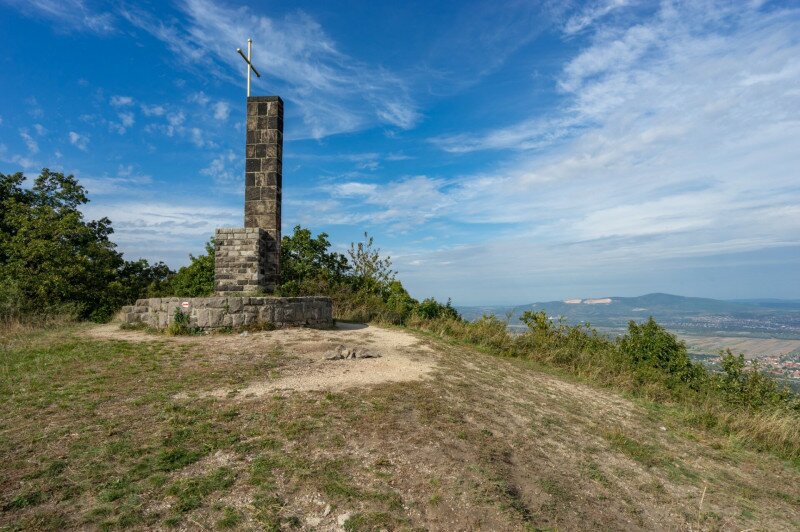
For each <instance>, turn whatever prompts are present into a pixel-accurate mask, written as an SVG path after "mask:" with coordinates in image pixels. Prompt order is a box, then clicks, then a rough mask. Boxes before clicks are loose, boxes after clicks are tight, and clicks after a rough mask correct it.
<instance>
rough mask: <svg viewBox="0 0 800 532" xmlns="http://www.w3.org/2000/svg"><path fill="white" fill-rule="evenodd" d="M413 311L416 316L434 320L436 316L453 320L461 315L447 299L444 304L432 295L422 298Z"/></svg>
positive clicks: (458, 318)
mask: <svg viewBox="0 0 800 532" xmlns="http://www.w3.org/2000/svg"><path fill="white" fill-rule="evenodd" d="M414 312H415V314H416V315H417V316H419V317H420V318H422V319H425V320H435V319H437V318H444V319H453V320H460V319H461V315H460V314H459V313H458V311H457V310H456V309H455V308H453V305H452V303H451V302H450V300H449V299H448V300H447V303H446V304H444V305H442V304H441V303H439V302H438V301H436V300H435V299H434V298H432V297H429V298H426V299H423V300H422V302H420V303H419V305H417V306H416V308H415V309H414Z"/></svg>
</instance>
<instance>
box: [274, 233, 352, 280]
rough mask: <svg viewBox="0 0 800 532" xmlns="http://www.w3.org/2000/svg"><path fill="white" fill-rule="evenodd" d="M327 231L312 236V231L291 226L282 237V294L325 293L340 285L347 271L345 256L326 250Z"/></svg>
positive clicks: (347, 265)
mask: <svg viewBox="0 0 800 532" xmlns="http://www.w3.org/2000/svg"><path fill="white" fill-rule="evenodd" d="M330 247H331V243H330V241H329V240H328V234H327V233H320V234H318V235H317V236H316V237H312V236H311V231H310V230H308V229H305V228H303V227H300V226H299V225H297V226H295V227H294V231H293V233H292V234H291V235H286V236H284V237H283V239H282V240H281V288H280V291H281V294H284V295H289V296H295V295H313V294H312V292H314V293H316V294H320V293H322V294H328V293H330V290H329V289H330V288H333V287H335V286H336V285H339V284H341V283H342V282H343V281H344V280H345V278H346V276H347V274H348V273H349V272H350V265H349V264H348V263H347V257H345V256H344V255H342V254H341V253H338V252H336V251H329V249H330Z"/></svg>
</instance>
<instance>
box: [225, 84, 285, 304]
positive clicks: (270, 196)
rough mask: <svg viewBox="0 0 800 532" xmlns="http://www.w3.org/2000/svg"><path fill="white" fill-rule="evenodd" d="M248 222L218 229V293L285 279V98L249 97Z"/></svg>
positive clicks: (264, 288) (262, 288)
mask: <svg viewBox="0 0 800 532" xmlns="http://www.w3.org/2000/svg"><path fill="white" fill-rule="evenodd" d="M245 157H246V158H245V174H244V175H245V181H244V228H236V229H217V232H216V239H215V265H214V266H215V268H214V270H215V271H214V289H215V290H216V292H217V293H220V294H225V293H230V292H272V291H274V290H275V288H276V287H277V285H278V282H279V281H280V245H281V181H282V173H283V168H282V159H283V100H281V99H280V97H278V96H248V97H247V138H246V144H245Z"/></svg>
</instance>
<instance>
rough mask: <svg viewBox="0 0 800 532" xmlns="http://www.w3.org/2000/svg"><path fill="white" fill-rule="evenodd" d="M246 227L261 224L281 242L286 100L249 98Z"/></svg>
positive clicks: (246, 148)
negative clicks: (284, 107)
mask: <svg viewBox="0 0 800 532" xmlns="http://www.w3.org/2000/svg"><path fill="white" fill-rule="evenodd" d="M246 134H247V139H246V144H245V157H246V158H245V174H244V226H245V227H248V228H249V227H260V228H261V229H263V230H264V231H266V232H267V235H268V236H269V237H270V238H271V239H272V240H273V241H275V242H277V243H278V245H280V241H281V188H282V181H283V100H281V99H280V97H278V96H251V97H249V98H247V133H246Z"/></svg>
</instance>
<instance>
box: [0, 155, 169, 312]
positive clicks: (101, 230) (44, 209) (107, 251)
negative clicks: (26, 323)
mask: <svg viewBox="0 0 800 532" xmlns="http://www.w3.org/2000/svg"><path fill="white" fill-rule="evenodd" d="M24 182H25V176H24V175H23V174H22V173H21V172H19V173H16V174H10V175H6V174H2V173H0V312H3V315H2V316H0V317H4V318H6V319H8V318H14V317H17V318H21V317H24V316H28V315H42V314H50V313H55V312H70V313H73V314H75V315H76V316H77V317H79V318H90V319H92V320H96V321H105V320H107V319H109V318H110V317H111V315H112V314H113V313H114V312H115V311H116V310H117V309H118V308H119V307H120V306H121V305H123V304H125V303H127V302H130V301H132V300H133V299H136V298H137V297H141V296H142V295H144V293H145V292H146V291H147V290H148V289H149V287H150V285H152V284H158V283H160V282H162V281H163V280H164V278H165V277H166V275H168V273H169V268H167V267H166V266H165V265H163V264H162V263H159V264H156V265H154V266H151V265H149V264H148V263H147V261H144V260H139V261H136V262H127V261H125V260H124V259H123V258H122V254H120V253H119V252H118V251H116V249H115V248H116V245H115V244H114V243H113V242H112V241H111V240H110V238H109V237H110V235H111V234H112V233H113V232H114V230H113V228H112V227H111V221H110V220H109V219H108V218H101V219H100V220H91V221H86V220H84V217H83V213H82V212H81V206H82V205H84V204H86V203H87V202H88V201H89V200H88V198H87V195H86V190H85V189H84V188H83V187H82V186H81V185H80V184H78V182H77V180H76V179H75V178H74V177H73V176H72V175H67V176H65V175H64V174H61V173H58V172H51V171H50V170H48V169H47V168H45V169H43V170H42V172H41V174H40V175H39V176H38V177H37V178H36V179H35V180H34V182H33V186H32V187H31V188H30V189H27V188H25V187H24V186H23V184H24Z"/></svg>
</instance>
